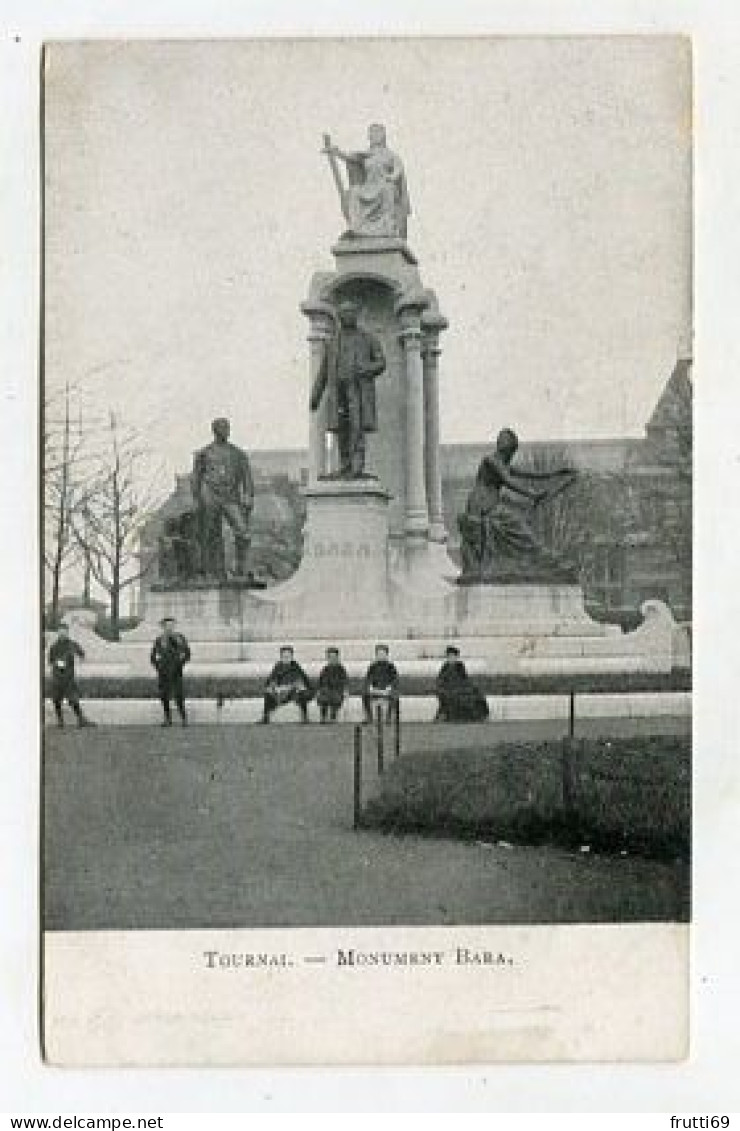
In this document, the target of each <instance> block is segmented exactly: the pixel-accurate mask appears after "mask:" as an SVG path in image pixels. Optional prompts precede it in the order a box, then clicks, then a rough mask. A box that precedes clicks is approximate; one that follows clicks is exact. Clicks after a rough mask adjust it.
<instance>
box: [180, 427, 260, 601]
mask: <svg viewBox="0 0 740 1131" xmlns="http://www.w3.org/2000/svg"><path fill="white" fill-rule="evenodd" d="M211 429H212V431H213V442H212V443H210V444H208V446H207V447H205V448H201V450H200V451H199V452H196V453H195V461H194V465H193V477H192V491H193V498H194V499H195V502H196V506H197V508H198V532H199V542H200V572H201V574H202V575H203V576H205V577H209V578H216V579H218V580H225V578H226V557H225V554H224V541H223V523H224V520H225V521H226V522H228V524H229V526H230V527H231V529H232V531H233V532H234V542H235V549H236V573H237V575H238V576H239V577H246V576H247V551H248V549H249V519H250V517H251V513H252V507H253V504H254V482H253V479H252V471H251V468H250V466H249V459H248V457H247V454H246V452H243V451H242V449H241V448H238V447H237V446H236V445H235V444H231V443H229V422H228V420H226V419H225V418H224V417H219V418H218V419H217V420H214V421H213V423H212V424H211Z"/></svg>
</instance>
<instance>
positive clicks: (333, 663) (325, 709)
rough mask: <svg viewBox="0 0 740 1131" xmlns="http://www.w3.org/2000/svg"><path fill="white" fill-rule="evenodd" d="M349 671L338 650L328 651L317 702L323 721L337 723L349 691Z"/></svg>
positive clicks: (321, 673) (317, 693)
mask: <svg viewBox="0 0 740 1131" xmlns="http://www.w3.org/2000/svg"><path fill="white" fill-rule="evenodd" d="M348 678H349V677H348V676H347V669H346V668H345V666H344V664H343V663H342V662H341V660H340V658H339V649H338V648H327V649H326V664H325V665H324V667H323V668H322V669H321V672H320V674H319V687H318V691H317V692H316V702H317V703H318V705H319V710H320V712H321V721H322V723H326V722H328V721H329V720H331V721H332V722H333V723H335V722H336V721H337V715H338V713H339V708H340V707H341V706H342V703H343V702H344V696H345V694H346V691H347V682H348Z"/></svg>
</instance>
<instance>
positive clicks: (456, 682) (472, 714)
mask: <svg viewBox="0 0 740 1131" xmlns="http://www.w3.org/2000/svg"><path fill="white" fill-rule="evenodd" d="M437 698H438V699H439V709H438V711H437V717H436V719H435V720H434V721H435V722H438V723H441V722H447V723H479V722H483V720H484V719H487V718H488V704H487V703H486V698H485V696H484V695H483V693H482V692H481V691H480V689H479V688H478V687H476V686H475V684H474V683H473V682H472V681H471V680H470V679H469V677H468V673H467V671H466V669H465V664H464V663H463V662H462V660H461V659H460V649H459V648H456V647H455V645H454V644H450V645H448V647H447V648H445V661H444V663H443V664H442V667H441V668H440V669H439V674H438V675H437Z"/></svg>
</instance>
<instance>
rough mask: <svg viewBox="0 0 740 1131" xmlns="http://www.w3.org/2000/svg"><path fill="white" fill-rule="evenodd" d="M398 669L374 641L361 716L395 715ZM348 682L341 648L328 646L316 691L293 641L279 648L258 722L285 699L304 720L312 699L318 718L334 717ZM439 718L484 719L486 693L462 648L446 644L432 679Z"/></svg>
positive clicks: (391, 717) (368, 719) (333, 719)
mask: <svg viewBox="0 0 740 1131" xmlns="http://www.w3.org/2000/svg"><path fill="white" fill-rule="evenodd" d="M399 683H400V680H399V675H398V669H397V668H396V665H395V664H394V663H393V661H392V660H391V659H390V652H389V649H388V646H387V644H376V645H375V659H374V660H373V661H372V663H371V664H370V665H369V667H368V669H367V671H366V672H365V678H364V680H363V684H362V705H363V709H364V712H365V721H366V722H368V723H369V722H372V720H373V716H374V713H375V712H376V711H378V710H380V711H381V712H383V713H384V714H385V718H386V721H387V722H389V723H390V722H393V721H394V720H395V719H396V718H397V717H398V700H399ZM348 684H349V676H348V675H347V670H346V668H345V667H344V664H343V663H342V661H341V658H340V653H339V649H338V648H336V647H334V646H332V647H329V648H327V650H326V664H325V665H324V667H323V668H322V669H321V672H320V674H319V679H318V686H317V688H316V691H315V692H314V689H313V687H312V685H311V681H310V680H309V678H308V676H307V675H306V673H305V671H304V670H303V668H302V667H301V665H300V664H299V663H298V661H297V660H296V658H295V654H294V650H293V648H292V646H291V645H289V644H286V645H284V646H283V647H282V648H281V649H280V659H279V660H278V662H277V663H276V664H275V666H274V668H273V669H272V671H271V672H270V675H269V678H268V681H267V687H266V689H265V697H264V707H263V715H262V722H263V723H269V721H270V715H271V714H272V712H273V711H274V710H275V709H276V708H277V707H280V706H282V705H283V704H284V703H297V704H298V707H299V708H300V711H301V719H302V721H303V722H304V723H307V722H308V721H309V720H308V704H309V703H310V702H311V700H312V699H313V698H314V695H315V698H316V702H317V704H318V707H319V712H320V718H321V722H322V723H327V722H336V720H337V716H338V714H339V711H340V708H341V706H342V704H343V703H344V699H345V696H346V694H347V687H348ZM436 691H437V698H438V700H439V707H438V710H437V716H436V721H437V722H482V721H483V720H484V719H486V718H488V704H487V703H486V699H485V696H484V695H483V694H482V692H481V691H480V690H479V688H478V687H476V685H475V684H474V683H472V682H471V680H470V679H469V678H468V673H467V671H466V669H465V665H464V663H463V662H462V660H461V659H460V650H459V649H458V648H456V647H455V646H454V645H452V644H451V645H449V646H448V647H447V648H446V650H445V661H444V663H443V664H442V667H441V668H440V671H439V674H438V675H437V680H436Z"/></svg>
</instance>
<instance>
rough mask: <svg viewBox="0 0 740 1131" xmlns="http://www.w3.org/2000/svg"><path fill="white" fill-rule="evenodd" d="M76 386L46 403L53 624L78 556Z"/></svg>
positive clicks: (80, 486)
mask: <svg viewBox="0 0 740 1131" xmlns="http://www.w3.org/2000/svg"><path fill="white" fill-rule="evenodd" d="M75 401H77V402H79V390H77V389H76V388H70V385H69V382H67V383H66V384H65V386H64V390H63V392H62V393H58V394H50V396H49V397H48V398H47V400H46V402H45V405H44V419H43V450H42V460H43V480H44V532H43V554H44V564H45V566H46V569H47V570H48V572H49V576H50V579H51V600H50V607H49V614H50V618H51V621H52V623H56V621H57V620H58V618H59V605H60V599H61V589H62V580H63V576H64V573H65V571H66V570H67V568H68V567H69V566H70V565H71V564H72V563H73V561H74V560H75V558H76V557H77V555H78V552H79V548H78V545H77V542H76V540H75V539H74V538H73V536H72V516H73V514H74V512H75V509H78V508H79V507H80V506H81V503H82V500H83V498H84V494H85V434H84V430H83V421H82V408H81V402H79V403H78V405H77V407H78V420H77V421H74V420H73V419H72V415H73V408H74V404H75Z"/></svg>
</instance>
